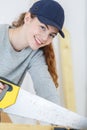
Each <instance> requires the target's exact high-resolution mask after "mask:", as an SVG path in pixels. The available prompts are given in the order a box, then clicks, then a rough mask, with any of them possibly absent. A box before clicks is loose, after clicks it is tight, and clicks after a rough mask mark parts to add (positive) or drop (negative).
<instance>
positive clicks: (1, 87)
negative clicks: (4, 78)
mask: <svg viewBox="0 0 87 130" xmlns="http://www.w3.org/2000/svg"><path fill="white" fill-rule="evenodd" d="M5 87H6V86H5V85H4V84H3V83H1V82H0V93H2V91H3V89H5Z"/></svg>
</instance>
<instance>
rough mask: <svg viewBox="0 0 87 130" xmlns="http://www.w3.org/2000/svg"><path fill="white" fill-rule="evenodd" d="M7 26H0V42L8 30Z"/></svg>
mask: <svg viewBox="0 0 87 130" xmlns="http://www.w3.org/2000/svg"><path fill="white" fill-rule="evenodd" d="M8 27H9V25H7V24H0V40H1V41H2V40H3V37H4V34H5V33H6V30H7V29H8Z"/></svg>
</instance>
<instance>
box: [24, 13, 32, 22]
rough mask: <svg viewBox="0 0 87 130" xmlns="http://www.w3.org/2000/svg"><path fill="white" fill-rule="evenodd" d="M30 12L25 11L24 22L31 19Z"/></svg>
mask: <svg viewBox="0 0 87 130" xmlns="http://www.w3.org/2000/svg"><path fill="white" fill-rule="evenodd" d="M31 19H32V18H31V14H30V12H27V13H26V14H25V17H24V23H27V22H29V21H31Z"/></svg>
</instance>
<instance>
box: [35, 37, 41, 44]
mask: <svg viewBox="0 0 87 130" xmlns="http://www.w3.org/2000/svg"><path fill="white" fill-rule="evenodd" d="M34 38H35V41H36V44H37V45H41V43H42V42H41V41H40V40H39V39H38V38H37V37H34Z"/></svg>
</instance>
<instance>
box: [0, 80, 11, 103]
mask: <svg viewBox="0 0 87 130" xmlns="http://www.w3.org/2000/svg"><path fill="white" fill-rule="evenodd" d="M0 82H1V81H0ZM1 83H2V82H1ZM2 84H3V83H2ZM4 85H5V86H6V87H5V88H4V89H3V90H2V92H1V93H0V101H1V100H2V99H3V98H4V96H5V94H6V92H7V91H11V90H12V86H11V85H8V84H6V83H4Z"/></svg>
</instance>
